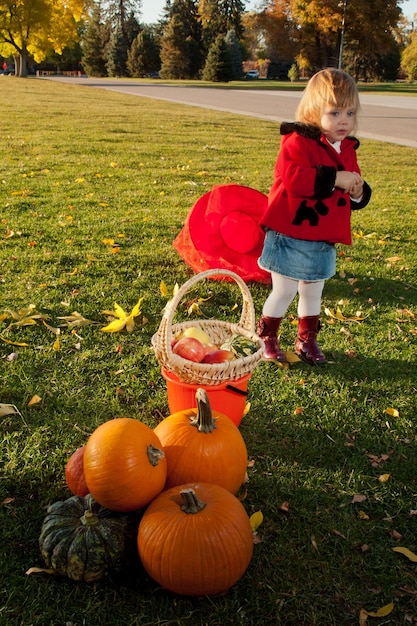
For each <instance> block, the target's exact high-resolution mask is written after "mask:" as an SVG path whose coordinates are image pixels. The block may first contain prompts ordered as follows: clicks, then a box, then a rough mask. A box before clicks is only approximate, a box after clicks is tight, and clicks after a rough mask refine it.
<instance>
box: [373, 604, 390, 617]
mask: <svg viewBox="0 0 417 626" xmlns="http://www.w3.org/2000/svg"><path fill="white" fill-rule="evenodd" d="M393 609H394V602H390V603H389V604H386V605H385V606H383V607H381V608H380V609H378V611H367V613H368V615H369V617H386V616H387V615H389V614H390V613H392V611H393Z"/></svg>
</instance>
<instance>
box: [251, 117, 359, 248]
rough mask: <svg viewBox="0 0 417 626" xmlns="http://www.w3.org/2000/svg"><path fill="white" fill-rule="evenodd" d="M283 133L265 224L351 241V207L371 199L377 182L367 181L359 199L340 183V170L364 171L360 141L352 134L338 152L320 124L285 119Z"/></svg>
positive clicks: (299, 234)
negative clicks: (359, 158)
mask: <svg viewBox="0 0 417 626" xmlns="http://www.w3.org/2000/svg"><path fill="white" fill-rule="evenodd" d="M281 135H282V141H281V148H280V152H279V154H278V158H277V161H276V164H275V170H274V182H273V185H272V187H271V190H270V192H269V197H268V208H267V210H266V212H265V214H264V216H263V218H262V220H261V224H262V226H263V227H264V228H270V229H272V230H275V231H276V232H279V233H281V234H283V235H287V236H288V237H293V238H295V239H306V240H310V241H327V242H329V243H344V244H351V243H352V235H351V226H350V214H351V211H352V210H356V209H362V208H363V207H364V206H366V205H367V204H368V202H369V200H370V197H371V188H370V187H369V185H368V184H367V183H366V182H365V183H364V189H363V197H362V199H361V200H360V202H354V201H353V200H351V198H350V196H349V194H346V193H344V192H343V191H342V190H341V189H335V186H334V184H335V180H336V173H337V171H338V170H347V171H349V172H358V173H359V174H360V169H359V166H358V161H357V156H356V150H357V148H358V147H359V141H358V140H357V139H356V138H355V137H346V138H345V139H343V141H342V143H341V152H340V154H338V152H337V151H336V150H335V149H334V148H333V147H332V145H331V144H330V143H329V142H328V141H327V139H326V138H325V137H324V136H323V135H322V134H321V132H320V129H318V128H316V127H314V126H309V125H307V124H301V123H299V122H295V123H286V122H284V123H283V124H281Z"/></svg>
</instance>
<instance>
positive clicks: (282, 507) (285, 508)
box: [279, 501, 290, 513]
mask: <svg viewBox="0 0 417 626" xmlns="http://www.w3.org/2000/svg"><path fill="white" fill-rule="evenodd" d="M279 510H280V511H282V512H283V513H289V512H290V504H289V502H287V501H285V502H283V503H282V504H281V505H280V506H279Z"/></svg>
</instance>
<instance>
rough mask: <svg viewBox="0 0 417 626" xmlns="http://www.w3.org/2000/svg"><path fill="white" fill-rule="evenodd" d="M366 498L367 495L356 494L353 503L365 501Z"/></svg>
mask: <svg viewBox="0 0 417 626" xmlns="http://www.w3.org/2000/svg"><path fill="white" fill-rule="evenodd" d="M364 500H366V496H359V495H356V496H353V498H352V504H356V503H358V502H363V501H364Z"/></svg>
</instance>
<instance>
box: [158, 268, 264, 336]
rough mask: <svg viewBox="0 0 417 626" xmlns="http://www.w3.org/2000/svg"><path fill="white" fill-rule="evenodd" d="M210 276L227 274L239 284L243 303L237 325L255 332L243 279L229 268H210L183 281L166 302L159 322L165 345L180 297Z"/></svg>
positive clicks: (249, 298) (251, 306)
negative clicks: (164, 335)
mask: <svg viewBox="0 0 417 626" xmlns="http://www.w3.org/2000/svg"><path fill="white" fill-rule="evenodd" d="M212 276H229V277H230V278H232V279H233V280H234V281H235V282H236V283H237V284H238V286H239V288H240V291H241V294H242V299H243V304H242V313H241V316H240V322H239V326H241V327H242V328H244V329H245V330H247V331H249V332H250V333H253V332H255V307H254V304H253V300H252V296H251V293H250V291H249V289H248V287H247V285H246V283H245V281H244V280H243V279H242V278H241V277H240V276H238V274H236V273H235V272H232V271H230V270H226V269H224V270H222V269H212V270H206V271H205V272H200V273H199V274H196V275H195V276H193V277H192V278H190V280H188V281H187V282H185V283H184V284H183V285H182V286H181V287H180V288H179V289H178V291H177V293H176V294H175V296H174V297H173V298H172V299H171V300H170V301H169V302H168V303H167V305H166V307H165V310H164V314H163V316H162V322H161V330H162V329H164V328H165V333H166V337H165V340H166V345H167V346H169V345H170V343H171V338H172V336H171V326H172V321H173V318H174V315H175V311H176V309H177V306H178V305H179V303H180V302H181V300H182V298H183V297H184V296H185V295H186V293H187V292H188V291H190V289H191V287H193V286H194V285H195V284H196V283H198V282H200V281H202V280H205V279H206V278H210V277H212Z"/></svg>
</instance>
